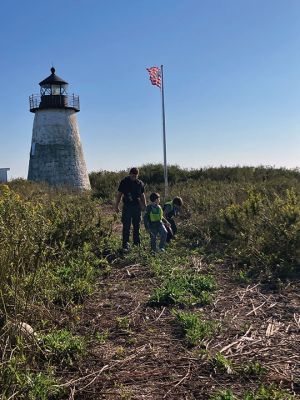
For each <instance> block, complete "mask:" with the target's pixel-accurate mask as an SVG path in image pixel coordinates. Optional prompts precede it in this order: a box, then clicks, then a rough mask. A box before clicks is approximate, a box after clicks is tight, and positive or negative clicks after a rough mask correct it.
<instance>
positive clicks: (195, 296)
mask: <svg viewBox="0 0 300 400" xmlns="http://www.w3.org/2000/svg"><path fill="white" fill-rule="evenodd" d="M215 287H216V284H215V281H214V279H213V278H212V277H211V276H209V275H198V274H196V273H195V272H194V271H190V272H189V271H187V272H182V271H180V270H177V271H174V272H173V275H171V276H169V277H167V278H166V279H165V281H164V282H163V285H162V287H160V288H158V289H155V291H154V293H153V295H152V296H151V297H150V300H149V303H150V304H151V305H164V306H168V305H172V304H183V305H184V304H185V305H190V304H208V303H209V302H210V300H211V292H212V291H214V290H215Z"/></svg>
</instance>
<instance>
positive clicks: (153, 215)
mask: <svg viewBox="0 0 300 400" xmlns="http://www.w3.org/2000/svg"><path fill="white" fill-rule="evenodd" d="M150 201H151V203H150V204H148V205H147V207H146V212H145V215H144V224H145V228H146V230H147V231H148V232H149V234H150V245H151V250H152V252H154V253H155V252H156V251H157V247H156V238H157V235H159V236H160V242H159V250H160V251H165V245H166V240H167V229H166V226H167V227H170V224H169V222H168V221H167V220H166V218H164V216H163V210H162V208H161V206H160V205H159V203H160V195H159V194H158V193H151V195H150ZM165 225H166V226H165Z"/></svg>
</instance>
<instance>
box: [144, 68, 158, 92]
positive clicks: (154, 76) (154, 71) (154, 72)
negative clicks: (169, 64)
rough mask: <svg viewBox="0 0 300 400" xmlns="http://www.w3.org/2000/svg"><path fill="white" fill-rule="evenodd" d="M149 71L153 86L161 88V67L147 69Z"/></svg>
mask: <svg viewBox="0 0 300 400" xmlns="http://www.w3.org/2000/svg"><path fill="white" fill-rule="evenodd" d="M147 71H148V72H149V78H150V81H151V83H152V85H155V86H158V87H159V88H160V87H161V73H160V68H159V67H150V68H147Z"/></svg>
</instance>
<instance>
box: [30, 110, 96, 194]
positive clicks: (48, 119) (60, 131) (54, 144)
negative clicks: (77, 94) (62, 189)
mask: <svg viewBox="0 0 300 400" xmlns="http://www.w3.org/2000/svg"><path fill="white" fill-rule="evenodd" d="M28 180H32V181H44V182H48V183H49V184H50V185H53V186H70V187H73V188H78V189H90V182H89V177H88V173H87V169H86V164H85V160H84V156H83V151H82V146H81V142H80V136H79V128H78V124H77V118H76V113H75V111H74V110H69V109H44V110H38V111H37V112H36V113H35V118H34V123H33V130H32V142H31V150H30V160H29V170H28Z"/></svg>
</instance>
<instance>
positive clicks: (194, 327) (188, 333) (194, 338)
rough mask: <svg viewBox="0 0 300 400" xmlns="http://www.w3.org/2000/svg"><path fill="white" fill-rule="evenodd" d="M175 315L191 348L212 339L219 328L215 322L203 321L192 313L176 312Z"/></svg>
mask: <svg viewBox="0 0 300 400" xmlns="http://www.w3.org/2000/svg"><path fill="white" fill-rule="evenodd" d="M174 315H175V317H176V319H177V321H178V323H179V325H180V326H181V328H182V330H183V332H184V335H185V338H186V340H187V343H188V344H189V345H191V346H195V345H196V344H199V342H201V341H202V340H203V339H208V338H210V337H211V335H212V334H213V333H214V332H215V330H216V328H217V324H216V323H215V322H214V321H202V320H201V319H200V317H199V316H198V315H196V314H194V313H191V312H183V311H179V312H178V311H176V312H174Z"/></svg>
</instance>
